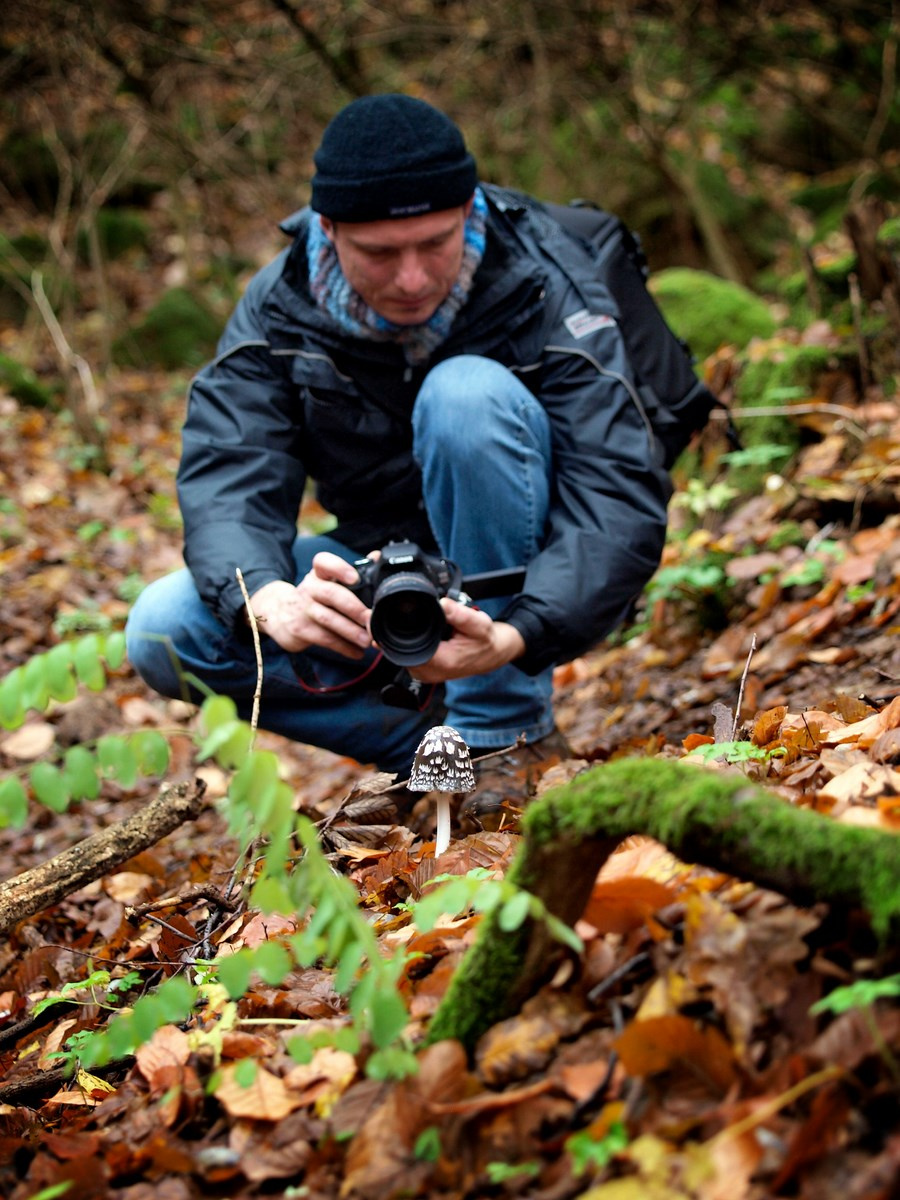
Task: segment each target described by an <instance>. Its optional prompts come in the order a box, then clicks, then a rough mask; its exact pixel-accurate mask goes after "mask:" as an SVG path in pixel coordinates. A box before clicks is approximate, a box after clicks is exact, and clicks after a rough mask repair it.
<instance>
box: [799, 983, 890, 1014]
mask: <svg viewBox="0 0 900 1200" xmlns="http://www.w3.org/2000/svg"><path fill="white" fill-rule="evenodd" d="M898 996H900V975H888V976H887V977H886V978H884V979H857V980H856V982H855V983H849V984H847V986H846V987H839V988H835V989H834V991H833V992H829V994H828V995H827V996H823V997H822V999H821V1000H817V1001H816V1003H815V1004H814V1005H813V1006H812V1008H810V1010H809V1011H810V1012H811V1013H812V1014H813V1015H814V1016H818V1014H819V1013H823V1012H830V1013H835V1014H836V1015H838V1014H840V1013H845V1012H849V1011H850V1009H853V1008H867V1007H869V1006H870V1005H872V1004H874V1003H875V1002H876V1001H877V1000H884V999H891V1000H893V999H896V997H898Z"/></svg>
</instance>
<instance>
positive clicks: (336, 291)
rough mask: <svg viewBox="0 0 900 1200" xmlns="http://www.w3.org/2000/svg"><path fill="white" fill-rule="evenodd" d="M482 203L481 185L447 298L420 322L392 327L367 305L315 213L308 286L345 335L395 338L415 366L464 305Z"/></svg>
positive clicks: (478, 246)
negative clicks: (460, 258)
mask: <svg viewBox="0 0 900 1200" xmlns="http://www.w3.org/2000/svg"><path fill="white" fill-rule="evenodd" d="M486 217H487V203H486V202H485V198H484V193H483V192H482V190H481V188H476V189H475V196H474V203H473V204H472V211H471V212H470V213H469V215H468V217H467V218H466V224H465V232H464V237H463V256H462V265H461V266H460V269H459V275H457V277H456V282H455V283H454V285H453V287H452V288H451V289H450V292H449V293H448V295H447V298H446V299H445V300H444V301H443V303H442V304H440V305H439V306H438V308H437V309H436V310H435V312H434V313H432V315H431V316H430V317H429V318H428V320H427V321H425V322H423V323H422V324H421V325H397V324H395V323H394V322H393V321H388V320H387V318H386V317H382V316H381V315H380V314H379V313H377V312H376V311H375V310H374V308H371V307H370V306H369V305H368V304H367V303H366V302H365V300H363V298H362V296H360V294H359V293H358V292H357V291H355V290H354V289H353V288H352V287H351V286H350V284H349V283H348V282H347V280H346V278H345V277H344V272H343V271H342V270H341V264H340V263H339V262H338V256H337V252H336V250H335V248H334V245H333V243H332V242H331V241H330V239H329V238H328V237H326V235H325V231H324V230H323V229H322V223H321V221H319V219H318V217H317V215H316V214H315V213H313V214H312V219H311V220H310V222H309V234H308V236H307V243H306V253H307V257H308V259H309V287H310V291H311V292H312V294H313V297H314V298H315V301H316V303H317V304H318V305H319V307H320V308H323V309H324V310H325V311H326V312H327V313H328V314H329V315H330V316H331V317H333V318H334V320H335V321H336V322H337V323H338V325H339V326H340V327H341V329H343V330H344V331H345V332H346V333H349V334H352V335H353V336H354V337H361V338H371V339H372V340H373V341H378V342H398V343H399V344H400V345H402V347H403V352H404V354H405V355H406V361H407V362H408V363H410V365H412V366H420V365H421V364H423V363H425V362H427V361H428V358H429V356H430V355H431V353H432V351H433V350H435V349H436V347H438V346H439V345H440V344H441V342H443V340H444V339H445V338H446V337H447V334H448V333H449V332H450V327H451V325H452V324H453V321H454V319H455V318H456V314H457V313H458V312H459V310H460V309H461V308H462V306H463V305H464V304H465V302H466V300H467V298H468V295H469V291H470V289H471V287H472V279H473V278H474V276H475V272H476V271H477V270H478V266H479V264H480V262H481V259H482V257H483V255H484V244H485V219H486Z"/></svg>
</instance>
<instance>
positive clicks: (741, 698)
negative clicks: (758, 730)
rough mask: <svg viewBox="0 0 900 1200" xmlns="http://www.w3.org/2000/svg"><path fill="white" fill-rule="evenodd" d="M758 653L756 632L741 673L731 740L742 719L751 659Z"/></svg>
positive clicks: (735, 736)
mask: <svg viewBox="0 0 900 1200" xmlns="http://www.w3.org/2000/svg"><path fill="white" fill-rule="evenodd" d="M755 653H756V634H755V633H754V635H753V637H752V638H751V640H750V651H749V653H748V655H747V661H746V662H745V663H744V673H743V675H741V686H740V688H738V698H737V704H736V705H735V706H734V724H733V725H732V727H731V740H732V741H734V740H735V739H736V738H737V731H738V722H739V721H740V719H741V705H742V704H743V703H744V688H745V687H746V686H747V676H748V675H749V673H750V661H751V659H752V658H753V655H754V654H755Z"/></svg>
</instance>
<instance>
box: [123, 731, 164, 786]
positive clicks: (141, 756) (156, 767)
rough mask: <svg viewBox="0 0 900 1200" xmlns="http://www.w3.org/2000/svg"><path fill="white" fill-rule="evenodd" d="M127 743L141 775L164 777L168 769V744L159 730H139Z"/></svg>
mask: <svg viewBox="0 0 900 1200" xmlns="http://www.w3.org/2000/svg"><path fill="white" fill-rule="evenodd" d="M128 741H129V744H130V746H131V748H132V750H133V751H134V754H135V757H136V759H137V764H138V769H139V771H140V773H141V774H142V775H144V776H147V775H165V773H166V771H167V770H168V768H169V743H168V742H167V741H166V739H165V738H164V737H163V735H162V734H161V733H160V732H159V730H157V729H141V730H139V731H138V732H137V733H133V734H132V735H131V737H130V738H129V739H128Z"/></svg>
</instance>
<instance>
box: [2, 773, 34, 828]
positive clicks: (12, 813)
mask: <svg viewBox="0 0 900 1200" xmlns="http://www.w3.org/2000/svg"><path fill="white" fill-rule="evenodd" d="M27 821H28V796H27V794H26V792H25V789H24V787H23V786H22V782H21V780H19V779H17V778H16V776H15V775H7V776H6V778H5V779H0V829H8V828H9V827H10V826H12V828H13V829H24V827H25V825H26V824H27Z"/></svg>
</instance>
